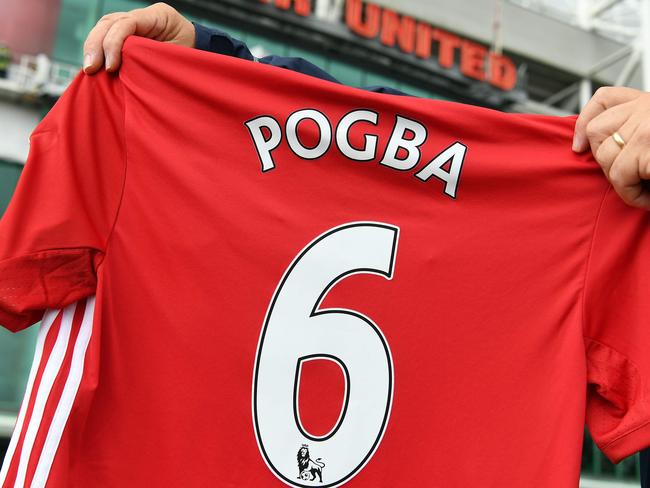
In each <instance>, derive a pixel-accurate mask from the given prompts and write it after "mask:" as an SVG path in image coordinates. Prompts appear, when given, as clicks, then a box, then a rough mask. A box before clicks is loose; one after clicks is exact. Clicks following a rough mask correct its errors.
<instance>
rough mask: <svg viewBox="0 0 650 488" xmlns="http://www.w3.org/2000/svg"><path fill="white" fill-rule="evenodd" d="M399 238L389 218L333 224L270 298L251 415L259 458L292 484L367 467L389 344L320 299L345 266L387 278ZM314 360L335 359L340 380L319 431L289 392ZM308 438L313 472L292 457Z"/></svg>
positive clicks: (367, 324) (337, 479)
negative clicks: (331, 413)
mask: <svg viewBox="0 0 650 488" xmlns="http://www.w3.org/2000/svg"><path fill="white" fill-rule="evenodd" d="M398 240H399V229H398V228H397V227H394V226H392V225H388V224H382V223H376V222H354V223H350V224H345V225H342V226H339V227H335V228H334V229H331V230H329V231H327V232H326V233H324V234H322V235H321V236H319V237H318V238H316V239H315V240H314V241H312V242H311V243H310V244H309V245H308V246H307V247H305V248H304V249H303V250H302V251H301V252H300V253H299V254H298V256H297V257H296V258H295V259H294V260H293V262H292V263H291V266H289V269H287V271H286V272H285V274H284V276H283V277H282V280H281V281H280V284H279V285H278V288H277V290H276V292H275V295H274V296H273V300H272V301H271V305H270V306H269V310H268V312H267V314H266V319H265V322H264V327H263V329H262V333H261V336H260V341H259V346H258V348H257V358H256V361H255V374H254V380H253V420H254V423H255V434H256V436H257V441H258V445H259V448H260V451H261V453H262V456H263V458H264V460H265V462H266V464H267V465H268V467H269V468H270V469H271V471H272V472H273V473H274V474H275V475H276V476H277V477H278V478H280V479H281V480H282V481H284V482H285V483H286V484H288V485H290V486H299V487H310V486H321V487H323V488H327V487H335V486H339V485H341V484H343V483H345V482H346V481H348V480H349V479H350V478H352V477H353V476H354V475H355V474H357V473H358V472H359V471H360V470H361V469H362V468H363V467H364V466H365V464H366V463H367V462H368V461H369V460H370V458H371V457H372V455H373V454H374V452H375V450H376V449H377V447H378V445H379V442H380V441H381V438H382V436H383V434H384V431H385V429H386V424H387V423H388V417H389V415H390V409H391V404H392V400H393V363H392V358H391V354H390V349H389V347H388V343H387V342H386V339H385V338H384V336H383V334H382V333H381V331H380V330H379V328H378V327H377V326H376V325H375V324H374V323H373V321H372V320H370V319H369V318H368V317H366V316H364V315H362V314H361V313H359V312H356V311H353V310H345V309H320V308H319V307H320V304H321V302H322V301H323V299H324V298H325V296H326V295H327V293H328V292H329V290H330V289H331V288H332V287H333V286H334V285H336V283H338V282H339V281H341V280H343V279H345V278H346V277H348V276H350V275H352V274H358V273H371V274H378V275H381V276H383V277H385V278H387V279H391V278H392V276H393V268H394V265H395V256H396V253H397V243H398ZM317 358H324V359H330V360H334V361H336V362H337V363H339V365H340V366H341V368H342V369H343V370H344V372H345V379H346V394H345V400H344V406H343V408H342V412H341V416H340V418H339V421H338V423H337V425H336V426H335V427H334V428H333V429H332V430H331V431H330V432H329V433H328V434H327V435H324V436H321V437H313V436H310V435H309V434H307V433H306V432H305V431H304V429H303V428H302V425H300V415H299V414H298V412H297V401H298V400H297V398H296V397H297V393H296V392H297V390H298V384H297V383H298V382H299V380H300V374H299V373H300V367H301V363H302V362H303V361H307V360H311V359H317ZM307 443H309V448H310V449H311V452H312V455H313V457H315V458H318V459H322V462H320V461H317V462H312V464H311V465H310V466H311V468H312V471H311V473H312V475H311V476H312V477H310V475H309V473H307V474H306V475H305V473H304V472H303V471H299V467H298V464H297V461H296V452H298V450H299V449H300V447H301V446H302V445H303V444H307ZM310 461H311V460H310ZM301 475H302V476H301ZM316 475H318V476H319V477H320V478H321V479H322V482H321V481H320V479H316Z"/></svg>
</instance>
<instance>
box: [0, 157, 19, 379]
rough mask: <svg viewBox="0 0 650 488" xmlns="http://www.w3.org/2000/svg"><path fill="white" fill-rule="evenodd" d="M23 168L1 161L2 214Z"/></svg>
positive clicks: (0, 189)
mask: <svg viewBox="0 0 650 488" xmlns="http://www.w3.org/2000/svg"><path fill="white" fill-rule="evenodd" d="M22 168H23V167H22V166H21V165H18V164H13V163H5V162H2V161H0V215H2V214H3V213H4V211H5V208H7V205H8V204H9V200H11V195H13V193H14V188H15V187H16V183H17V182H18V177H19V176H20V172H21V170H22ZM0 371H1V370H0Z"/></svg>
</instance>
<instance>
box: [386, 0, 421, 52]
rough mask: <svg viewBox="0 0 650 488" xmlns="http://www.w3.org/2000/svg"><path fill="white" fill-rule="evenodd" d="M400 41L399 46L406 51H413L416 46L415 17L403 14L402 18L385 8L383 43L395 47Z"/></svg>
mask: <svg viewBox="0 0 650 488" xmlns="http://www.w3.org/2000/svg"><path fill="white" fill-rule="evenodd" d="M397 41H399V48H400V49H401V50H402V51H404V52H405V53H412V52H413V49H414V48H415V19H414V18H413V17H408V16H407V15H403V16H402V18H401V19H400V17H399V15H397V13H396V12H393V11H392V10H389V9H387V8H386V9H384V12H383V14H382V17H381V43H382V44H384V45H385V46H390V47H393V46H394V45H395V43H396V42H397Z"/></svg>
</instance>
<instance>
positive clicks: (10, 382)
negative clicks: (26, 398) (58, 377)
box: [0, 161, 37, 412]
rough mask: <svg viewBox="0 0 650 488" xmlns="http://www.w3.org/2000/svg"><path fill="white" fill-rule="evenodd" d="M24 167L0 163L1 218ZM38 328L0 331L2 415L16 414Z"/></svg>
mask: <svg viewBox="0 0 650 488" xmlns="http://www.w3.org/2000/svg"><path fill="white" fill-rule="evenodd" d="M21 170H22V166H20V165H17V164H12V163H5V162H2V161H0V215H2V214H3V213H4V211H5V208H6V207H7V204H8V203H9V200H10V199H11V195H12V194H13V192H14V188H15V186H16V183H17V181H18V177H19V176H20V172H21ZM36 331H37V327H31V328H30V329H28V330H26V331H23V332H21V333H19V334H12V333H11V332H9V331H8V330H6V329H4V328H2V327H0V411H5V412H17V411H18V408H19V407H20V402H21V400H22V397H23V393H24V391H25V384H26V382H27V376H28V374H29V367H30V365H31V362H32V357H33V355H34V341H35V337H36Z"/></svg>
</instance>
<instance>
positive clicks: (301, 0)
mask: <svg viewBox="0 0 650 488" xmlns="http://www.w3.org/2000/svg"><path fill="white" fill-rule="evenodd" d="M293 10H294V12H296V13H297V14H298V15H301V16H302V17H307V16H308V15H309V14H311V0H295V2H294V5H293Z"/></svg>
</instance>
